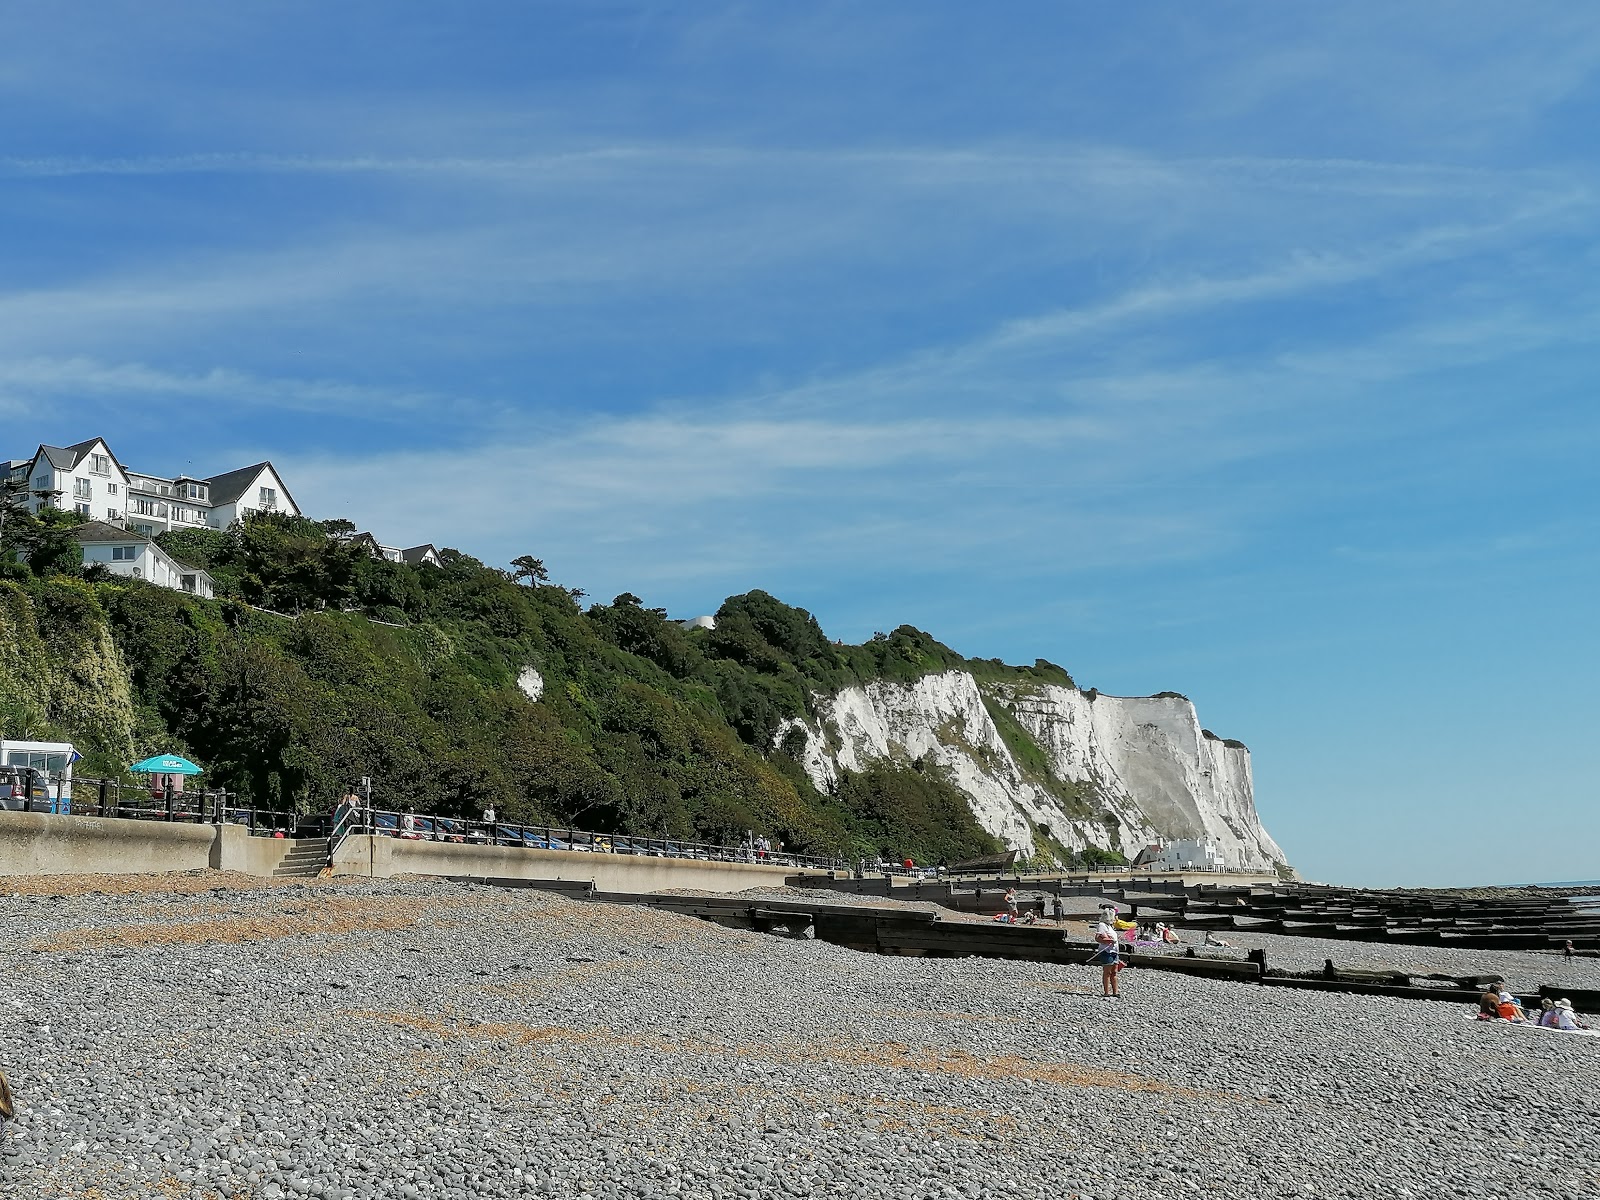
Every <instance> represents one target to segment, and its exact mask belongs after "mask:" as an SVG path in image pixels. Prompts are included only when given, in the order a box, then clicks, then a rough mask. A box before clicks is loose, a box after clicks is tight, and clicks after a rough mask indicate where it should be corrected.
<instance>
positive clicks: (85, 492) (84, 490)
mask: <svg viewBox="0 0 1600 1200" xmlns="http://www.w3.org/2000/svg"><path fill="white" fill-rule="evenodd" d="M72 494H73V495H74V496H77V497H78V498H79V499H81V500H87V499H88V498H89V496H90V492H89V481H88V480H87V479H74V480H73V481H72Z"/></svg>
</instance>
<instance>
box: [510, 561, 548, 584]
mask: <svg viewBox="0 0 1600 1200" xmlns="http://www.w3.org/2000/svg"><path fill="white" fill-rule="evenodd" d="M511 565H512V566H513V567H515V568H516V569H515V570H514V571H512V572H511V578H512V579H514V580H522V579H526V580H527V581H528V582H529V583H530V584H534V583H549V582H550V572H549V571H547V570H545V566H544V559H542V558H535V557H533V555H531V554H524V555H523V556H522V557H521V558H513V559H512V560H511Z"/></svg>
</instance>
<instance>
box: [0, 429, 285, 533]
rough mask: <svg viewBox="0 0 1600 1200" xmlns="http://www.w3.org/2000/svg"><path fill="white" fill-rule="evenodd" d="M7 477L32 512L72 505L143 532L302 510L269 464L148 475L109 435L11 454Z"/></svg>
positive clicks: (219, 525) (92, 517)
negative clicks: (133, 467)
mask: <svg viewBox="0 0 1600 1200" xmlns="http://www.w3.org/2000/svg"><path fill="white" fill-rule="evenodd" d="M6 478H7V483H8V484H9V485H10V486H12V487H14V488H16V489H17V490H20V491H23V492H25V493H26V495H25V497H24V504H25V506H26V507H27V509H28V511H29V512H32V513H38V512H39V511H40V510H41V509H44V508H67V507H69V506H70V507H71V508H72V509H73V510H75V511H76V512H78V513H79V514H80V515H81V516H84V517H87V518H89V520H91V521H104V522H107V523H108V524H125V525H126V526H127V527H128V528H129V529H131V530H133V531H134V532H135V533H142V534H144V535H145V536H146V537H154V536H155V535H156V534H158V533H166V532H167V531H168V530H172V529H207V528H210V529H226V528H227V527H228V526H229V525H231V524H233V522H234V521H236V520H238V519H240V518H241V517H244V516H246V515H248V514H249V513H252V512H281V513H288V514H289V515H290V516H299V515H300V508H299V506H298V505H296V504H295V502H294V498H293V497H292V496H290V495H289V489H288V488H286V487H285V486H284V485H283V480H282V479H281V478H280V477H279V476H278V472H277V470H276V468H274V467H273V465H272V464H271V463H270V462H261V463H256V464H255V465H254V466H250V467H241V468H239V469H238V470H236V471H227V472H224V473H223V474H221V475H214V476H210V477H200V476H195V475H179V476H176V477H172V476H164V475H146V474H144V473H142V472H139V471H130V470H129V469H128V468H127V467H125V466H123V465H122V464H121V463H120V462H118V461H117V456H116V455H115V454H113V453H112V452H111V447H110V446H108V445H107V444H106V442H105V439H104V438H91V439H90V440H89V441H87V442H79V443H77V444H76V445H73V446H40V447H39V449H38V450H37V451H36V452H35V453H34V456H33V457H32V458H31V459H26V460H18V459H13V460H12V461H11V462H10V463H9V469H8V471H7V474H6Z"/></svg>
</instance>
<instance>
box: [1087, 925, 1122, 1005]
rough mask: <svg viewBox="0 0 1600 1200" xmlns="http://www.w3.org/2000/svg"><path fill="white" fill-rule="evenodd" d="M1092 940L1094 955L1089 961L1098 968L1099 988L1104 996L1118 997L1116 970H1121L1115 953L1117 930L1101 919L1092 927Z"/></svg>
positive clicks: (1120, 962)
mask: <svg viewBox="0 0 1600 1200" xmlns="http://www.w3.org/2000/svg"><path fill="white" fill-rule="evenodd" d="M1094 940H1095V951H1094V957H1093V958H1091V959H1090V960H1089V961H1090V962H1091V963H1092V964H1094V965H1096V966H1098V967H1099V968H1100V990H1101V991H1102V992H1103V993H1104V994H1105V995H1106V996H1118V997H1120V996H1121V995H1122V993H1121V992H1120V991H1119V990H1118V989H1117V972H1119V971H1121V970H1122V961H1121V959H1120V958H1119V957H1118V955H1117V931H1116V930H1115V929H1113V928H1112V927H1111V924H1110V922H1108V921H1101V922H1100V924H1098V925H1096V926H1095V927H1094Z"/></svg>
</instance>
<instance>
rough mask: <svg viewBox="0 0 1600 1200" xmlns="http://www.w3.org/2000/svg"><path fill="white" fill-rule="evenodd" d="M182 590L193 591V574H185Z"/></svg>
mask: <svg viewBox="0 0 1600 1200" xmlns="http://www.w3.org/2000/svg"><path fill="white" fill-rule="evenodd" d="M183 590H184V591H186V592H192V591H194V576H193V575H185V576H184V577H183Z"/></svg>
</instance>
